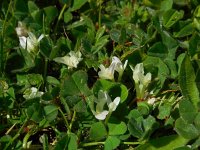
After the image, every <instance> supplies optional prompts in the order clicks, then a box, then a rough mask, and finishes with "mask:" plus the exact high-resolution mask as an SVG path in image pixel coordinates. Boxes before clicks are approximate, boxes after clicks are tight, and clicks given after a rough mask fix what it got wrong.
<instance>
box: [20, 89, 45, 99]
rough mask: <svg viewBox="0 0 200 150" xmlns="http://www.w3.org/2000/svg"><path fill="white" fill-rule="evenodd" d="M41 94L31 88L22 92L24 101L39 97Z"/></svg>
mask: <svg viewBox="0 0 200 150" xmlns="http://www.w3.org/2000/svg"><path fill="white" fill-rule="evenodd" d="M43 94H44V92H40V91H38V89H37V88H35V87H31V88H29V89H26V90H25V91H24V95H23V97H24V98H25V99H33V98H37V97H41V96H42V95H43Z"/></svg>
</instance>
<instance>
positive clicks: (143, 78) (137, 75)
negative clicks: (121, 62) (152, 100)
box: [130, 63, 151, 98]
mask: <svg viewBox="0 0 200 150" xmlns="http://www.w3.org/2000/svg"><path fill="white" fill-rule="evenodd" d="M130 67H131V69H132V71H133V80H134V81H135V86H136V93H137V98H143V97H144V94H145V93H144V92H145V90H146V88H147V86H148V84H149V83H150V82H151V73H147V74H146V75H144V67H143V63H139V64H137V65H136V66H135V68H133V67H132V66H130Z"/></svg>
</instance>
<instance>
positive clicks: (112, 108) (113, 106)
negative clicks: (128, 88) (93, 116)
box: [108, 97, 120, 111]
mask: <svg viewBox="0 0 200 150" xmlns="http://www.w3.org/2000/svg"><path fill="white" fill-rule="evenodd" d="M119 102H120V97H116V98H115V99H114V101H113V102H111V103H110V104H109V105H108V108H109V111H115V110H116V108H117V106H118V105H119Z"/></svg>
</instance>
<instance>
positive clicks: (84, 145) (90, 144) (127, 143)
mask: <svg viewBox="0 0 200 150" xmlns="http://www.w3.org/2000/svg"><path fill="white" fill-rule="evenodd" d="M104 144H105V142H90V143H83V144H82V145H81V147H89V146H97V145H104ZM122 144H124V145H139V144H143V142H122Z"/></svg>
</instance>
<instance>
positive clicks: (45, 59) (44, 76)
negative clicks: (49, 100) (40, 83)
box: [43, 57, 48, 90]
mask: <svg viewBox="0 0 200 150" xmlns="http://www.w3.org/2000/svg"><path fill="white" fill-rule="evenodd" d="M47 69H48V59H47V58H45V57H44V73H43V78H44V87H43V90H45V87H46V79H47Z"/></svg>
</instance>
